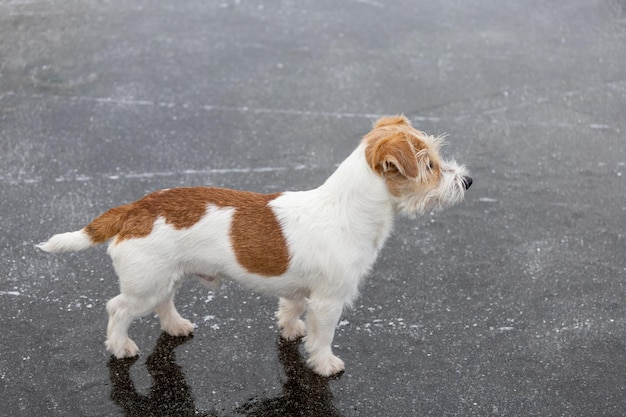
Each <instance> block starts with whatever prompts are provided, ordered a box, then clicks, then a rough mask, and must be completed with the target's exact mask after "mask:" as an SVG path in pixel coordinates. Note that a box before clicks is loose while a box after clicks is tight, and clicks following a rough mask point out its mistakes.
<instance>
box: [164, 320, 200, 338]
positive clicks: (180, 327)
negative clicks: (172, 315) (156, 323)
mask: <svg viewBox="0 0 626 417" xmlns="http://www.w3.org/2000/svg"><path fill="white" fill-rule="evenodd" d="M195 328H196V325H195V324H193V323H192V322H190V321H189V320H187V319H181V320H178V321H176V322H174V323H169V324H168V326H166V327H165V326H162V327H161V329H162V330H163V331H164V332H166V333H167V334H169V335H170V336H189V335H190V334H191V333H193V331H194V329H195Z"/></svg>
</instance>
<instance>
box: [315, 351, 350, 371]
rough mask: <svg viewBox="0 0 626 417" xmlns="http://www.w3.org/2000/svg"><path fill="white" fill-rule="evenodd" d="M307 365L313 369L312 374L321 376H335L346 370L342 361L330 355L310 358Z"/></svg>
mask: <svg viewBox="0 0 626 417" xmlns="http://www.w3.org/2000/svg"><path fill="white" fill-rule="evenodd" d="M307 365H309V367H310V368H311V369H313V372H315V373H316V374H318V375H321V376H331V375H335V374H338V373H340V372H342V371H344V370H345V369H346V365H345V364H344V363H343V361H342V360H341V359H339V358H338V357H336V356H335V355H332V354H331V355H325V356H311V357H310V358H309V360H308V361H307Z"/></svg>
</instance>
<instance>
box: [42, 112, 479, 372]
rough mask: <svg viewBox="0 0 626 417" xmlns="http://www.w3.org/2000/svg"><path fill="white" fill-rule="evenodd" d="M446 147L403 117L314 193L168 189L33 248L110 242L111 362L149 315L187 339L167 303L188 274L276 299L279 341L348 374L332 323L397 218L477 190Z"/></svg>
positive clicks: (383, 127)
mask: <svg viewBox="0 0 626 417" xmlns="http://www.w3.org/2000/svg"><path fill="white" fill-rule="evenodd" d="M441 142H442V139H441V138H437V137H433V136H428V135H426V134H424V133H422V132H420V131H418V130H416V129H414V128H413V127H412V126H411V124H410V123H409V121H408V120H407V119H406V118H405V117H403V116H395V117H383V118H381V119H380V120H378V121H377V122H376V123H375V124H374V127H373V129H372V131H371V132H370V133H368V134H367V135H365V137H364V138H363V139H362V140H361V142H360V144H359V146H358V147H357V148H356V149H355V150H354V152H352V154H351V155H350V156H348V158H347V159H346V160H344V161H343V162H342V163H341V164H340V165H339V167H338V168H337V170H336V171H335V172H334V173H333V174H332V175H331V176H330V177H329V178H328V179H327V180H326V182H325V183H324V184H323V185H322V186H320V187H319V188H316V189H313V190H309V191H297V192H282V193H275V194H257V193H253V192H248V191H237V190H229V189H221V188H210V187H193V188H174V189H165V190H161V191H157V192H154V193H152V194H149V195H147V196H145V197H144V198H142V199H140V200H138V201H135V202H134V203H130V204H126V205H123V206H119V207H115V208H112V209H110V210H108V211H107V212H105V213H104V214H102V215H100V216H99V217H97V218H96V219H95V220H93V221H92V222H91V223H89V224H88V225H87V226H85V227H84V228H83V229H81V230H78V231H76V232H69V233H62V234H57V235H55V236H53V237H52V238H51V239H50V240H48V241H47V242H44V243H41V244H39V245H38V247H39V248H40V249H42V250H44V251H46V252H64V251H78V250H83V249H87V248H90V247H92V246H95V245H98V244H101V243H105V242H107V241H109V240H111V243H110V245H109V248H108V253H109V255H110V256H111V259H112V260H113V266H114V268H115V272H116V273H117V275H118V276H119V281H120V294H119V295H118V296H116V297H114V298H112V299H111V300H109V301H108V302H107V305H106V309H107V312H108V314H109V323H108V327H107V340H106V347H107V349H108V350H109V351H110V352H111V353H112V354H113V355H115V356H116V357H118V358H122V357H131V356H135V355H137V353H138V351H139V349H138V347H137V345H136V344H135V342H133V341H132V340H131V339H130V338H129V337H128V328H129V326H130V324H131V322H132V321H133V320H135V319H137V318H139V317H142V316H145V315H147V314H149V313H151V312H152V311H154V312H156V314H157V315H158V317H159V320H160V323H161V328H162V329H163V330H164V331H165V332H167V333H169V334H170V335H173V336H184V335H189V334H191V333H192V332H193V330H194V325H193V324H192V323H191V322H190V321H189V320H186V319H184V318H183V317H181V316H180V314H179V313H178V311H176V308H175V307H174V301H173V299H174V294H175V293H176V290H177V289H178V288H179V287H180V285H181V284H182V283H183V281H184V279H185V277H187V276H196V277H198V278H199V279H200V280H203V281H209V282H211V281H217V280H219V279H220V278H228V279H232V280H235V281H238V282H240V283H241V284H243V285H245V286H247V287H250V288H252V289H253V290H256V291H260V292H263V293H269V294H273V295H276V296H278V297H280V300H279V307H278V312H277V313H276V318H277V319H278V326H279V328H280V329H281V335H282V337H284V338H285V339H287V340H294V339H297V338H299V337H302V336H304V342H305V350H306V352H307V353H308V365H309V366H310V367H311V368H312V369H313V370H314V371H315V372H316V373H317V374H319V375H323V376H329V375H332V374H335V373H338V372H341V371H342V370H343V369H344V363H343V361H342V360H341V359H339V358H338V357H337V356H335V355H334V354H333V352H332V350H331V344H332V340H333V337H334V331H335V327H336V325H337V323H338V321H339V318H340V316H341V313H342V311H343V309H344V307H346V306H349V305H351V303H352V302H353V301H354V300H355V298H356V297H357V294H358V289H359V283H360V282H361V280H362V279H363V277H364V276H365V275H366V274H367V273H368V271H369V270H370V268H371V267H372V265H373V264H374V261H375V260H376V256H377V255H378V252H379V251H380V249H381V248H382V246H383V244H384V243H385V240H386V239H387V237H388V236H389V234H390V232H391V229H392V225H393V219H394V215H395V213H397V212H399V213H401V214H406V215H408V216H410V217H414V216H415V215H416V214H417V213H424V212H425V211H426V210H434V209H439V208H442V207H445V206H450V205H452V204H455V203H457V202H459V201H461V200H462V199H463V197H464V194H465V191H466V190H467V189H468V188H469V187H470V185H471V184H472V178H471V177H470V176H469V174H468V172H467V170H466V169H465V168H464V167H463V166H460V165H458V164H456V163H455V162H453V161H444V160H442V159H441V158H440V156H439V147H440V145H441ZM305 312H306V318H305V320H306V323H305V321H303V320H302V319H301V316H302V315H303V314H304V313H305Z"/></svg>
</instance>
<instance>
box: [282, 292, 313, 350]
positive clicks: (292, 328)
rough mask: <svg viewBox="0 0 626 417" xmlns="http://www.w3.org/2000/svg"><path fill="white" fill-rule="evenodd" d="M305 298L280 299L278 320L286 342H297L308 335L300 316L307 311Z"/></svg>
mask: <svg viewBox="0 0 626 417" xmlns="http://www.w3.org/2000/svg"><path fill="white" fill-rule="evenodd" d="M306 306H307V302H306V299H305V298H304V297H302V298H297V299H287V298H282V297H281V298H280V301H279V303H278V311H277V312H276V318H277V319H278V328H279V329H280V334H281V336H282V337H283V339H285V340H296V339H297V338H299V337H302V336H304V335H305V334H306V325H305V324H304V321H302V320H301V319H300V316H301V315H302V313H304V311H305V310H306Z"/></svg>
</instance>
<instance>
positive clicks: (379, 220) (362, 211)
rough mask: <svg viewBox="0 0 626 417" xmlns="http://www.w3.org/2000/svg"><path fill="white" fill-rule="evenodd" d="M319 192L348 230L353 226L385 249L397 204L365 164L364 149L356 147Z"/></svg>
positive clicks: (382, 181) (359, 232) (355, 230)
mask: <svg viewBox="0 0 626 417" xmlns="http://www.w3.org/2000/svg"><path fill="white" fill-rule="evenodd" d="M317 192H318V193H319V194H318V195H319V196H320V197H321V199H322V204H325V205H330V206H332V207H333V208H334V210H336V211H337V216H340V217H342V218H343V219H344V224H345V225H346V227H351V226H354V227H353V230H352V231H353V233H355V234H363V235H368V236H362V237H363V238H366V239H367V237H369V238H371V239H373V240H374V241H375V246H376V247H381V246H382V244H383V243H384V241H385V239H386V238H387V236H388V235H389V232H390V231H391V227H392V224H393V217H394V212H395V210H394V203H393V200H392V198H391V196H390V194H389V191H388V190H387V186H386V184H385V181H384V180H383V178H382V177H380V176H379V175H378V174H376V173H375V172H374V171H373V170H372V168H371V167H370V166H369V165H368V163H367V161H366V160H365V145H363V144H361V145H360V146H359V147H357V148H356V149H355V150H354V152H352V154H351V155H350V156H348V158H346V159H345V160H344V161H343V162H342V163H341V164H340V165H339V167H338V168H337V170H336V171H335V172H334V173H333V174H332V175H331V176H330V177H329V178H328V179H327V180H326V182H325V183H324V184H323V185H322V186H320V187H319V188H318V189H317ZM367 240H370V239H367Z"/></svg>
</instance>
